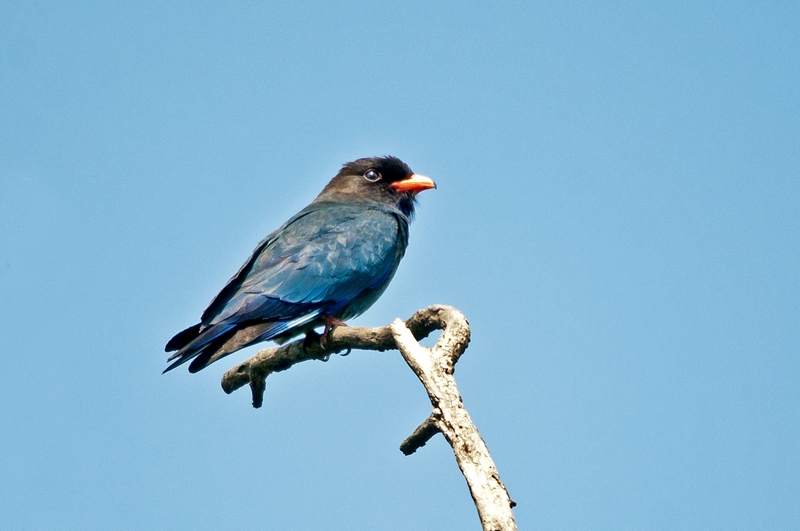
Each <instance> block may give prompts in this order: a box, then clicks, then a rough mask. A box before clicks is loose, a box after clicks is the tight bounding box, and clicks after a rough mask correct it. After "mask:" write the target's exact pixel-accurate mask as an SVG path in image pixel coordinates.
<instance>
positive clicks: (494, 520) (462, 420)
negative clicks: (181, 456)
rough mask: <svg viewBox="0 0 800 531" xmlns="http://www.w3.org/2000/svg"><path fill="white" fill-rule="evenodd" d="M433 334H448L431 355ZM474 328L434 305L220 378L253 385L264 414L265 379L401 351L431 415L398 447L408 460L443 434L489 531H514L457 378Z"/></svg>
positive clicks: (228, 384)
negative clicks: (363, 354) (424, 342)
mask: <svg viewBox="0 0 800 531" xmlns="http://www.w3.org/2000/svg"><path fill="white" fill-rule="evenodd" d="M434 330H442V331H443V332H442V335H441V336H440V337H439V339H438V341H437V342H436V345H435V346H434V347H433V348H432V349H429V348H427V347H424V346H421V345H420V344H419V343H418V340H420V339H423V338H424V337H427V336H428V335H429V334H430V333H431V332H433V331H434ZM469 338H470V329H469V323H467V320H466V318H464V315H463V314H462V313H461V312H459V311H458V310H457V309H455V308H453V307H450V306H438V305H437V306H431V307H429V308H427V309H425V310H419V311H417V312H416V313H415V314H414V315H412V316H411V318H410V319H408V320H407V321H405V322H403V321H401V320H400V319H397V320H395V321H394V322H393V323H392V324H390V325H388V326H384V327H380V328H356V327H335V328H333V329H332V330H331V331H330V334H329V335H328V339H327V342H326V344H325V348H324V349H323V348H322V347H321V346H320V345H319V344H318V343H317V342H311V344H307V345H306V346H305V348H304V346H303V341H295V342H293V343H290V344H287V345H283V346H280V347H276V348H270V349H266V350H262V351H260V352H258V353H257V354H256V355H255V356H253V357H252V358H250V359H249V360H247V361H245V362H243V363H240V364H239V365H237V366H235V367H233V368H232V369H230V370H229V371H228V372H226V373H225V375H224V376H223V378H222V388H223V389H224V390H225V392H226V393H232V392H233V391H234V390H236V389H239V388H240V387H243V386H244V385H247V384H250V388H251V390H252V393H253V407H260V406H261V404H262V402H263V397H264V391H265V389H266V378H267V376H269V375H270V374H272V373H273V372H279V371H284V370H286V369H288V368H289V367H291V366H292V365H294V364H295V363H300V362H301V361H307V360H311V359H318V360H325V359H327V358H328V357H329V356H330V355H331V354H335V353H339V352H342V351H345V350H347V351H349V350H350V349H362V350H379V351H384V350H390V349H399V350H400V353H401V354H402V355H403V358H404V359H405V360H406V363H408V365H409V367H411V369H412V370H413V371H414V373H415V374H416V375H417V377H418V378H419V380H420V382H422V385H423V386H424V387H425V390H426V391H427V392H428V397H429V398H430V401H431V405H432V406H433V412H432V413H431V415H430V416H429V417H428V418H427V419H426V420H425V421H424V422H423V423H422V424H420V426H419V427H418V428H417V429H416V430H414V433H412V434H411V435H410V436H409V437H408V438H407V439H406V440H405V441H403V443H402V445H401V446H400V449H401V451H402V452H403V453H404V454H406V455H410V454H412V453H414V452H415V451H416V450H417V449H419V448H420V447H422V446H424V445H425V443H427V442H428V440H430V439H431V437H433V436H434V435H436V433H441V434H442V435H444V437H445V439H446V440H447V442H448V443H449V444H450V446H451V447H452V448H453V453H454V454H455V456H456V462H457V463H458V466H459V468H460V469H461V472H462V473H463V474H464V478H465V479H466V480H467V485H468V486H469V490H470V494H471V495H472V499H473V501H474V502H475V507H476V508H477V509H478V516H479V517H480V520H481V525H482V526H483V529H484V531H488V530H492V531H512V530H516V529H517V526H516V523H515V521H514V514H513V512H512V511H511V509H512V507H514V505H515V503H514V502H513V501H512V500H511V499H510V498H509V496H508V492H507V491H506V488H505V486H504V485H503V483H502V481H500V475H499V473H498V472H497V468H496V467H495V465H494V462H493V461H492V458H491V456H490V455H489V449H488V448H487V447H486V443H485V442H484V440H483V438H482V437H481V436H480V434H479V433H478V429H477V428H476V427H475V424H474V423H473V422H472V419H471V418H470V416H469V413H467V410H466V409H465V408H464V404H463V402H462V400H461V395H460V393H459V391H458V387H457V386H456V381H455V378H454V377H453V372H454V370H455V364H456V362H457V361H458V359H459V357H460V356H461V354H463V353H464V351H465V350H466V348H467V345H468V344H469Z"/></svg>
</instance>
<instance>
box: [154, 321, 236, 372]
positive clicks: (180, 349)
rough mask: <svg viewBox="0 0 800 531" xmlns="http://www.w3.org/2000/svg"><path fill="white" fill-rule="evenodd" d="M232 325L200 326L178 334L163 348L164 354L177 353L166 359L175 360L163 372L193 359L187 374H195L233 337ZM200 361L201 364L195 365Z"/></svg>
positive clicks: (191, 327)
mask: <svg viewBox="0 0 800 531" xmlns="http://www.w3.org/2000/svg"><path fill="white" fill-rule="evenodd" d="M234 327H235V325H234V324H218V325H211V326H209V327H207V328H203V326H202V324H200V323H199V324H196V325H194V326H190V327H189V328H187V329H186V330H183V331H181V332H178V333H177V334H175V337H173V338H172V339H170V340H169V342H168V343H167V346H166V347H164V350H165V351H166V352H172V351H177V352H175V354H173V355H171V356H170V357H169V358H167V361H168V362H169V361H172V360H175V361H174V362H173V363H172V364H171V365H170V366H169V367H167V368H166V369H164V372H169V371H171V370H172V369H174V368H175V367H179V366H181V365H183V364H184V363H186V362H187V361H189V360H192V359H195V358H197V359H195V361H194V362H192V364H191V365H190V366H189V372H197V371H199V370H200V369H202V368H203V367H205V366H206V365H207V364H208V359H209V358H210V357H211V356H213V354H214V353H215V352H216V351H217V350H218V349H219V348H220V347H221V346H222V345H224V344H225V342H226V341H227V340H228V339H229V337H230V336H231V335H233V333H234V331H233V328H234ZM198 361H201V363H197V362H198Z"/></svg>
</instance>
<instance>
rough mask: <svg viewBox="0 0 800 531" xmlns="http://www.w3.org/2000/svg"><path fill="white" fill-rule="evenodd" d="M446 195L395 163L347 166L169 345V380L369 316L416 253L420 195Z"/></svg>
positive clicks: (384, 161) (364, 161)
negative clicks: (254, 348)
mask: <svg viewBox="0 0 800 531" xmlns="http://www.w3.org/2000/svg"><path fill="white" fill-rule="evenodd" d="M431 188H436V184H435V183H434V182H433V181H432V180H431V179H429V178H428V177H425V176H423V175H416V174H414V172H412V171H411V168H409V167H408V165H406V164H405V163H404V162H402V161H401V160H400V159H397V158H395V157H382V158H365V159H358V160H356V161H354V162H350V163H347V164H345V165H344V166H343V167H342V169H341V170H340V171H339V173H338V174H337V175H336V177H334V178H333V179H332V180H331V181H330V182H329V183H328V185H327V186H326V187H325V188H324V189H323V190H322V192H321V193H320V194H319V196H317V198H316V199H314V201H313V202H312V203H311V204H310V205H308V206H307V207H306V208H304V209H303V210H301V211H300V212H299V213H297V214H296V215H295V216H293V217H292V218H291V219H290V220H289V221H287V222H286V223H284V224H283V226H281V227H280V228H279V229H278V230H276V231H275V232H273V233H272V234H270V235H269V236H267V237H266V238H264V239H263V240H262V241H261V243H259V244H258V246H257V247H256V248H255V250H254V251H253V254H252V255H250V258H248V259H247V261H246V262H245V263H244V265H243V266H242V267H241V268H240V269H239V271H238V272H237V273H236V274H235V275H234V276H233V278H231V279H230V280H229V281H228V283H227V284H226V285H225V287H224V288H222V291H220V292H219V294H218V295H217V296H216V297H214V300H212V301H211V304H210V305H209V306H208V308H206V310H205V311H204V312H203V315H202V317H201V318H200V322H199V323H198V324H196V325H194V326H190V327H189V328H187V329H186V330H183V331H182V332H179V333H178V334H176V335H175V337H173V338H172V339H170V341H169V342H168V343H167V346H166V348H165V350H166V351H167V352H172V351H175V353H174V354H172V355H171V356H170V357H169V359H168V360H167V361H168V362H173V363H172V364H171V365H169V366H168V367H167V368H166V369H165V370H164V372H167V371H170V370H172V369H174V368H175V367H177V366H179V365H182V364H184V363H186V362H187V361H189V360H193V361H192V363H191V364H190V365H189V372H197V371H199V370H201V369H203V368H205V367H207V366H208V365H209V364H211V363H213V362H215V361H217V360H218V359H220V358H222V357H223V356H227V355H228V354H230V353H232V352H235V351H237V350H239V349H242V348H244V347H247V346H249V345H253V344H255V343H259V342H261V341H268V340H274V341H276V342H278V343H283V342H285V341H287V340H289V339H291V338H292V337H295V336H297V335H300V334H303V333H308V332H310V331H311V330H312V329H314V328H315V327H318V326H322V325H324V326H325V332H323V336H322V337H323V338H324V337H326V334H327V332H328V330H329V329H330V327H331V326H333V325H337V324H343V321H346V320H347V319H350V318H353V317H355V316H357V315H361V314H362V313H364V312H365V311H366V310H367V309H368V308H369V307H370V306H372V304H373V303H374V302H375V301H376V300H378V297H380V296H381V294H382V293H383V292H384V290H385V289H386V287H387V286H388V285H389V282H390V281H391V280H392V277H393V276H394V273H395V271H397V266H398V265H399V263H400V259H401V258H402V257H403V255H404V254H405V251H406V246H407V245H408V223H409V221H410V219H411V218H412V216H413V214H414V201H415V197H416V194H417V193H419V192H421V191H423V190H427V189H431Z"/></svg>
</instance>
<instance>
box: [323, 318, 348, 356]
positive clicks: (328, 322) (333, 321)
mask: <svg viewBox="0 0 800 531" xmlns="http://www.w3.org/2000/svg"><path fill="white" fill-rule="evenodd" d="M322 322H323V323H325V330H323V331H322V335H321V336H320V338H319V346H321V347H322V348H323V349H324V348H325V343H327V342H328V334H329V333H330V331H331V328H333V327H334V326H347V323H345V322H344V321H342V320H341V319H337V318H336V317H331V316H330V315H323V316H322Z"/></svg>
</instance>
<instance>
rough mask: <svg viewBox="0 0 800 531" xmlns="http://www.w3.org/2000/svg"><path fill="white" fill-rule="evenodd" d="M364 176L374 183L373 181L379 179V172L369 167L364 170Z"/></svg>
mask: <svg viewBox="0 0 800 531" xmlns="http://www.w3.org/2000/svg"><path fill="white" fill-rule="evenodd" d="M364 178H365V179H366V180H368V181H369V182H371V183H374V182H375V181H380V180H381V174H380V173H378V172H376V171H375V170H372V169H370V170H367V171H365V172H364Z"/></svg>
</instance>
